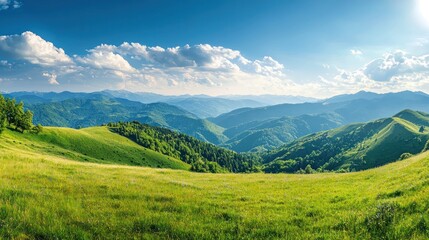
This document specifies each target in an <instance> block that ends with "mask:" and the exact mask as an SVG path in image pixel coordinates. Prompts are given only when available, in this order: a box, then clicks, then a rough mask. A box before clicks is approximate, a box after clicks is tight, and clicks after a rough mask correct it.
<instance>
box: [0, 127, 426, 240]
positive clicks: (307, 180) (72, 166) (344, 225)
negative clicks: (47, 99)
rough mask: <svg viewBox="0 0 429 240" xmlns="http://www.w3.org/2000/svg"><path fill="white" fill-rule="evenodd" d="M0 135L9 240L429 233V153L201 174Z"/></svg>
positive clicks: (1, 232)
mask: <svg viewBox="0 0 429 240" xmlns="http://www.w3.org/2000/svg"><path fill="white" fill-rule="evenodd" d="M58 131H61V130H60V129H58ZM88 134H91V135H96V134H97V132H89V133H88ZM33 138H34V139H33ZM0 139H1V142H0V236H2V237H4V238H22V239H25V238H30V239H31V238H38V239H54V238H59V239H65V238H66V239H70V238H76V239H85V238H87V239H90V238H99V239H112V238H120V239H124V238H137V239H140V238H148V239H149V238H150V239H153V238H155V239H156V238H159V239H165V238H170V239H174V238H181V239H241V238H243V239H255V238H259V239H273V238H282V239H288V238H289V239H370V238H372V239H374V238H382V237H384V236H386V237H389V238H391V239H392V238H393V239H394V238H397V239H404V238H405V239H406V238H412V239H425V238H427V237H429V235H427V234H428V229H429V227H428V226H427V223H428V222H427V221H428V220H429V214H428V209H429V187H428V186H429V174H428V173H429V170H428V169H429V162H428V161H429V154H428V153H424V154H422V155H419V156H416V157H413V158H410V159H407V160H404V161H401V162H396V163H393V164H390V165H387V166H384V167H381V168H377V169H373V170H368V171H364V172H356V173H349V174H314V175H284V174H279V175H269V174H199V173H192V172H188V171H180V170H167V169H153V168H143V167H129V166H123V165H108V164H96V163H84V162H77V161H71V160H76V159H74V158H70V157H69V156H68V155H62V154H61V153H59V152H55V151H52V152H43V151H42V150H43V149H44V148H42V147H48V146H49V144H48V143H47V142H43V141H41V140H40V139H36V137H28V136H26V137H25V138H23V136H22V135H20V134H15V133H10V132H8V133H6V134H5V135H4V136H2V137H1V138H0ZM27 141H31V143H30V142H27ZM31 144H34V146H32V145H31ZM56 146H57V145H56ZM39 148H40V149H39ZM70 159H71V160H70ZM106 161H107V162H108V161H109V160H108V159H107V160H106ZM124 161H125V160H124ZM377 207H378V209H377ZM380 216H381V218H380ZM389 216H392V218H389ZM383 219H387V220H389V219H390V220H391V222H389V221H390V220H389V221H387V220H386V222H387V224H385V225H378V224H375V223H374V222H382V221H384V220H383Z"/></svg>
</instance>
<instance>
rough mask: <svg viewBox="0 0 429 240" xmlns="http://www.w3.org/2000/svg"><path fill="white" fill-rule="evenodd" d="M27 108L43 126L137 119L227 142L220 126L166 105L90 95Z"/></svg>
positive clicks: (86, 125) (95, 123)
mask: <svg viewBox="0 0 429 240" xmlns="http://www.w3.org/2000/svg"><path fill="white" fill-rule="evenodd" d="M27 106H28V108H29V109H30V110H31V111H33V113H34V122H35V123H36V124H38V123H40V124H42V125H46V126H59V127H73V128H81V127H89V126H97V125H101V124H107V123H109V122H118V121H133V120H137V121H140V122H142V123H148V124H151V125H155V126H163V127H167V128H170V129H174V130H178V131H180V132H183V133H186V134H189V135H191V136H194V137H196V138H198V139H201V140H203V141H209V142H212V143H215V144H218V143H222V142H224V141H225V140H226V137H225V136H224V135H223V134H222V131H223V129H222V128H221V127H219V126H216V125H215V124H213V123H211V122H209V121H207V120H203V119H199V118H198V117H196V116H195V115H193V114H192V113H189V112H187V111H186V110H183V109H181V108H178V107H175V106H171V105H168V104H165V103H152V104H143V103H139V102H133V101H129V100H126V99H120V98H110V97H106V96H103V95H96V94H92V95H91V97H90V98H72V99H67V100H64V101H57V102H49V103H42V104H31V102H30V104H27Z"/></svg>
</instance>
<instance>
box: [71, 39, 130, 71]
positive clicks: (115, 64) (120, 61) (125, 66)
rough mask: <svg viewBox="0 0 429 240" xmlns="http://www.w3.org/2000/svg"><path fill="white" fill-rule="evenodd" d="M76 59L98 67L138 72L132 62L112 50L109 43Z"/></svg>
mask: <svg viewBox="0 0 429 240" xmlns="http://www.w3.org/2000/svg"><path fill="white" fill-rule="evenodd" d="M76 59H77V60H78V61H79V62H81V63H83V64H86V65H89V66H91V67H95V68H98V69H107V70H112V71H122V72H129V73H132V72H136V69H134V68H133V67H132V66H131V65H130V63H128V62H127V60H125V59H124V58H123V57H122V56H121V55H119V54H116V53H114V52H112V51H111V50H110V49H108V46H107V45H101V46H99V47H96V48H94V49H92V50H89V54H88V55H86V56H85V57H76Z"/></svg>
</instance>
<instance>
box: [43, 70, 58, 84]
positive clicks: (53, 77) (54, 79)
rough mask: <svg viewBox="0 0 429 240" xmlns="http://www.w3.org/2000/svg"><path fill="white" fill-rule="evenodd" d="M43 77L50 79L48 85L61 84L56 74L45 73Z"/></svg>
mask: <svg viewBox="0 0 429 240" xmlns="http://www.w3.org/2000/svg"><path fill="white" fill-rule="evenodd" d="M42 76H44V77H47V78H48V83H49V84H51V85H59V84H60V83H59V82H58V81H57V74H55V73H47V72H44V73H43V74H42Z"/></svg>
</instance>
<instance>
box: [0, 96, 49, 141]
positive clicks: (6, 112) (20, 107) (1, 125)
mask: <svg viewBox="0 0 429 240" xmlns="http://www.w3.org/2000/svg"><path fill="white" fill-rule="evenodd" d="M6 127H10V128H14V129H15V130H18V131H20V132H22V133H23V132H24V131H29V130H32V128H33V113H32V112H31V111H29V110H26V111H25V110H24V103H22V102H20V103H16V100H15V99H8V98H4V97H3V96H2V95H1V94H0V132H2V131H3V130H4V129H5V128H6ZM39 128H40V126H39ZM40 131H41V129H38V131H37V132H40Z"/></svg>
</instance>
